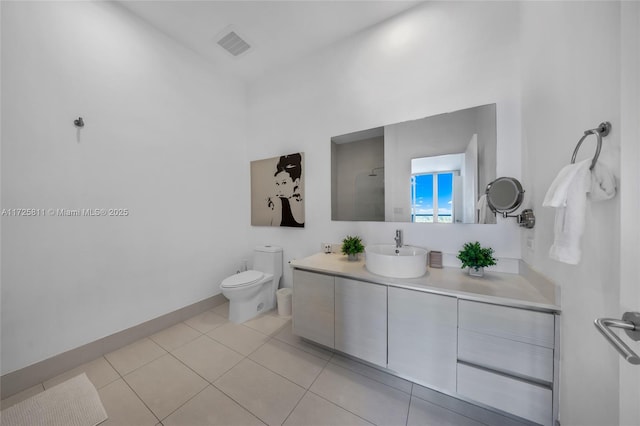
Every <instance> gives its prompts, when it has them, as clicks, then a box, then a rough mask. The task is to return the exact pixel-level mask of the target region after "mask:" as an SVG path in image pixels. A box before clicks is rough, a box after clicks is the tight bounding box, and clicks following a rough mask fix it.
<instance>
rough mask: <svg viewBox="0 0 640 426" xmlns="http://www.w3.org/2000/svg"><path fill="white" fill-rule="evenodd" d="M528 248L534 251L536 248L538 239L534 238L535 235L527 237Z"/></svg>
mask: <svg viewBox="0 0 640 426" xmlns="http://www.w3.org/2000/svg"><path fill="white" fill-rule="evenodd" d="M527 248H529V250H531V251H534V250H535V249H536V240H535V238H533V236H529V237H527Z"/></svg>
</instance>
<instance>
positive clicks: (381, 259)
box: [364, 244, 427, 278]
mask: <svg viewBox="0 0 640 426" xmlns="http://www.w3.org/2000/svg"><path fill="white" fill-rule="evenodd" d="M364 252H365V265H366V267H367V270H369V272H372V273H374V274H377V275H382V276H384V277H390V278H417V277H421V276H423V275H424V274H425V273H426V272H427V251H426V250H425V249H422V248H420V247H412V246H402V247H400V248H396V246H395V245H394V244H373V245H370V246H366V247H365V249H364Z"/></svg>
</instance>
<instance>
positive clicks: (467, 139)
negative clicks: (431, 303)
mask: <svg viewBox="0 0 640 426" xmlns="http://www.w3.org/2000/svg"><path fill="white" fill-rule="evenodd" d="M495 178H496V105H495V104H490V105H483V106H478V107H474V108H468V109H463V110H459V111H455V112H450V113H445V114H439V115H434V116H432V117H426V118H422V119H419V120H412V121H405V122H402V123H396V124H390V125H386V126H382V127H377V128H374V129H368V130H363V131H358V132H353V133H349V134H346V135H340V136H334V137H332V138H331V219H332V220H346V221H387V222H422V223H478V217H479V216H478V210H477V204H478V199H479V197H480V196H482V195H483V194H484V190H485V188H486V186H487V184H488V183H489V182H491V181H493V180H494V179H495ZM489 216H490V217H487V218H486V219H485V221H484V223H495V216H494V215H489Z"/></svg>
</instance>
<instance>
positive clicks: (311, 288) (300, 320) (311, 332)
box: [292, 269, 334, 348]
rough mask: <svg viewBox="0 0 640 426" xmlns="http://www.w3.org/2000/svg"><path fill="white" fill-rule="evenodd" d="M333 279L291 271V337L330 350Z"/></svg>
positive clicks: (295, 270)
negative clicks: (297, 337)
mask: <svg viewBox="0 0 640 426" xmlns="http://www.w3.org/2000/svg"><path fill="white" fill-rule="evenodd" d="M333 294H334V277H333V276H331V275H323V274H316V273H314V272H307V271H302V270H299V269H294V270H293V306H292V309H293V334H296V335H298V336H300V337H304V338H305V339H309V340H311V341H314V342H316V343H320V344H321V345H325V346H328V347H330V348H333V324H334V319H333V314H334V309H333V305H334V299H333Z"/></svg>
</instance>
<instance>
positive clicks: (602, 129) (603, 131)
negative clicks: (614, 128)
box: [571, 121, 611, 170]
mask: <svg viewBox="0 0 640 426" xmlns="http://www.w3.org/2000/svg"><path fill="white" fill-rule="evenodd" d="M610 131H611V123H609V122H608V121H604V122H602V123H600V125H599V126H598V128H597V129H591V130H587V131H585V132H584V136H582V137H581V138H580V140H579V141H578V144H577V145H576V149H574V150H573V155H572V156H571V164H574V163H575V162H576V155H578V150H580V145H582V142H584V140H585V139H586V138H587V136H589V135H596V137H597V138H598V146H597V147H596V155H594V156H593V160H592V161H591V167H589V170H593V168H594V167H595V166H596V162H597V161H598V157H599V156H600V150H602V137H603V136H607V135H608V134H609V132H610Z"/></svg>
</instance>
